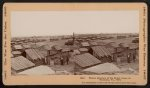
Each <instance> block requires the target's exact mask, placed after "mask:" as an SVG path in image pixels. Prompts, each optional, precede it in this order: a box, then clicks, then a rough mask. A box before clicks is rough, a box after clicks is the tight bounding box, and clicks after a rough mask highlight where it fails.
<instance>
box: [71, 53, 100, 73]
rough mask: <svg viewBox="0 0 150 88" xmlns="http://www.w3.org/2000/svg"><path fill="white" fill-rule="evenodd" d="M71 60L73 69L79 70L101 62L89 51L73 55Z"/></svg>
mask: <svg viewBox="0 0 150 88" xmlns="http://www.w3.org/2000/svg"><path fill="white" fill-rule="evenodd" d="M73 60H74V62H75V71H80V70H83V69H85V68H88V67H91V66H94V65H97V64H100V63H101V61H100V60H98V59H97V58H96V57H94V56H92V55H91V54H89V53H84V54H80V55H75V56H74V57H73Z"/></svg>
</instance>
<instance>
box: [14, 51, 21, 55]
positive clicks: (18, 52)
mask: <svg viewBox="0 0 150 88" xmlns="http://www.w3.org/2000/svg"><path fill="white" fill-rule="evenodd" d="M12 54H13V55H16V54H21V52H20V51H12Z"/></svg>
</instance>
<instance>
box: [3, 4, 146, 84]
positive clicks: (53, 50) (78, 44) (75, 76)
mask: <svg viewBox="0 0 150 88" xmlns="http://www.w3.org/2000/svg"><path fill="white" fill-rule="evenodd" d="M18 7H20V8H18ZM3 11H4V12H3V16H4V19H3V27H4V30H3V83H4V84H6V85H145V84H146V83H147V41H146V40H147V6H146V5H145V4H143V3H138V4H137V3H132V4H131V3H130V4H129V3H128V4H127V3H126V4H123V3H122V4H121V3H120V4H117V3H32V4H31V3H30V4H29V3H28V4H27V3H24V4H23V3H22V4H21V3H6V4H4V6H3Z"/></svg>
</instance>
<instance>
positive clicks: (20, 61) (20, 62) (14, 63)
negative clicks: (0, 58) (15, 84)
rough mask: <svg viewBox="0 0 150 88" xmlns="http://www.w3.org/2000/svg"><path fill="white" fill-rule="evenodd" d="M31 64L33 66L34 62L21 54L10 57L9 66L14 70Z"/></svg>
mask: <svg viewBox="0 0 150 88" xmlns="http://www.w3.org/2000/svg"><path fill="white" fill-rule="evenodd" d="M32 66H35V64H34V63H32V62H31V61H29V60H28V59H26V58H25V57H23V56H18V57H15V58H11V68H13V69H14V70H16V71H18V70H23V69H26V68H29V67H32Z"/></svg>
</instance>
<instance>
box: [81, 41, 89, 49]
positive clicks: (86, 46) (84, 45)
mask: <svg viewBox="0 0 150 88" xmlns="http://www.w3.org/2000/svg"><path fill="white" fill-rule="evenodd" d="M89 46H90V44H89V43H88V42H81V48H89Z"/></svg>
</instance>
